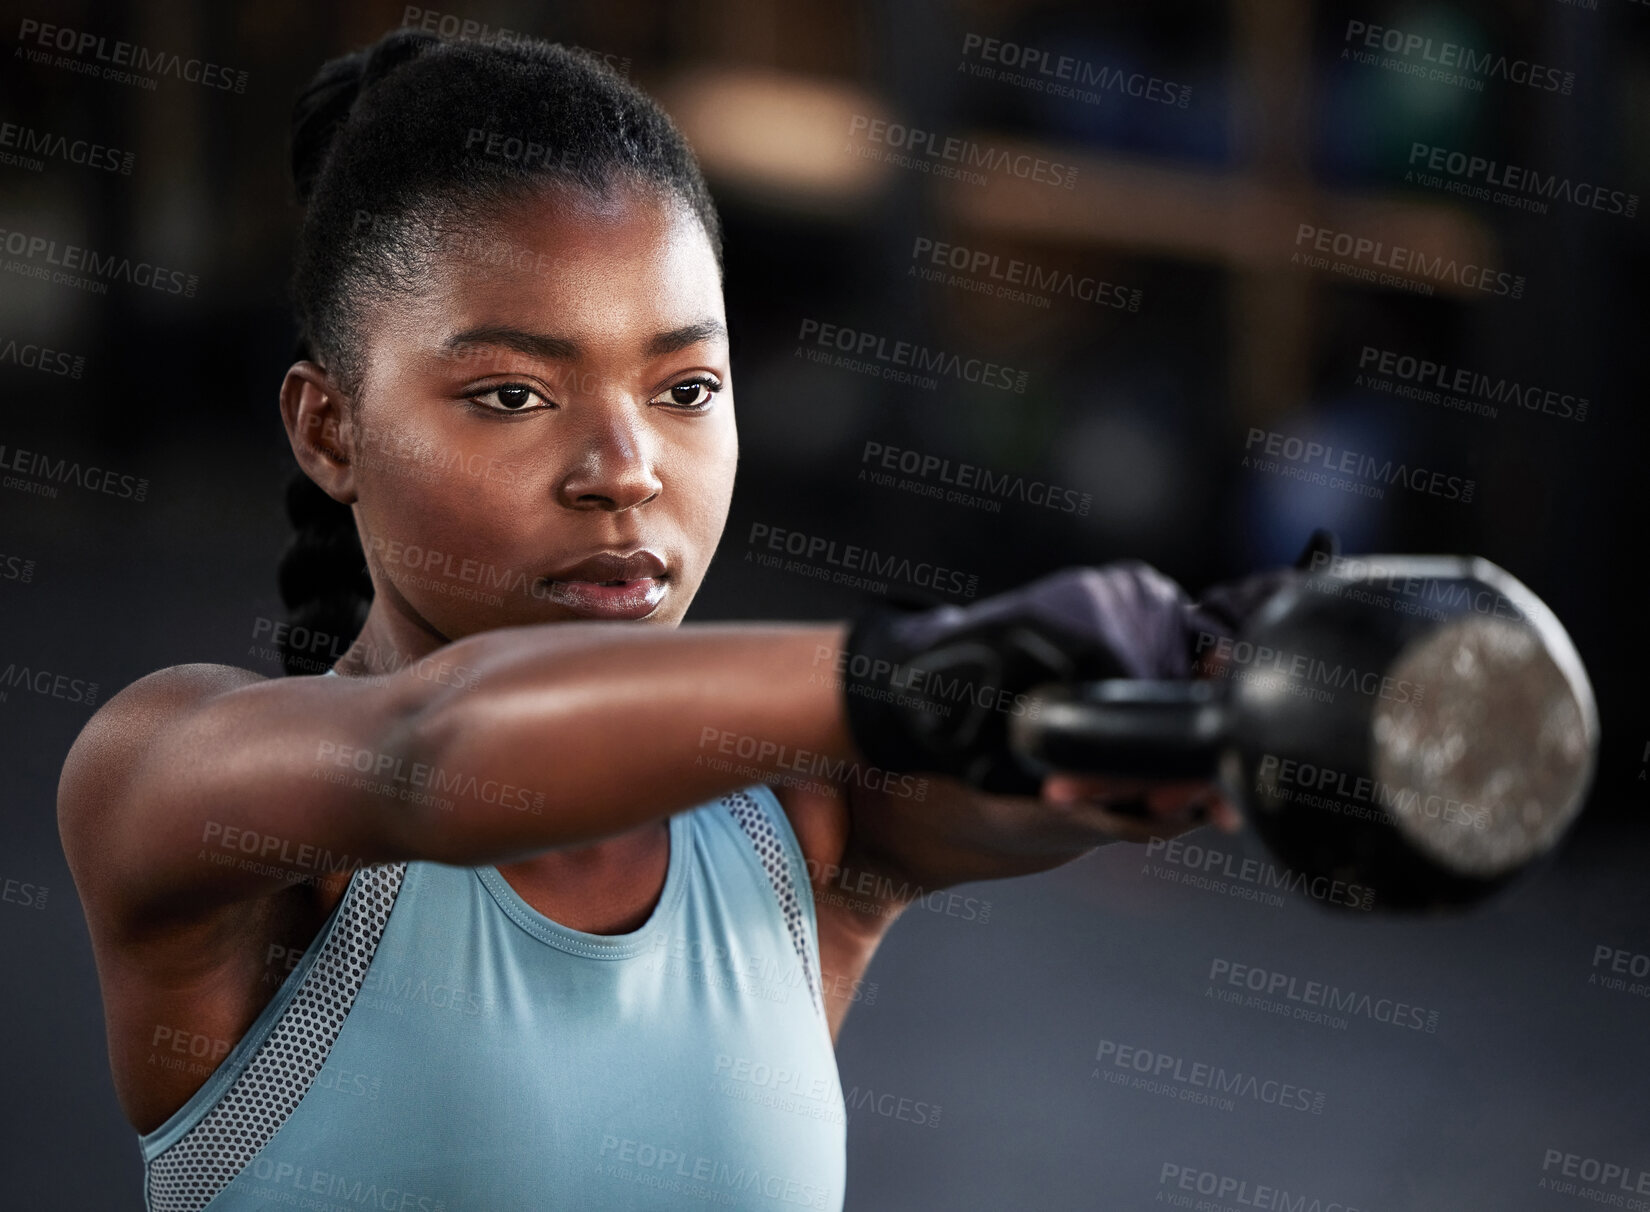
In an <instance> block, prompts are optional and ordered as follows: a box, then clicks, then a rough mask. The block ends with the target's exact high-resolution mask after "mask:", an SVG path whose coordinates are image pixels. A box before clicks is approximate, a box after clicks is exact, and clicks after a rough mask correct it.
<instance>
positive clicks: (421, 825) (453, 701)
mask: <svg viewBox="0 0 1650 1212" xmlns="http://www.w3.org/2000/svg"><path fill="white" fill-rule="evenodd" d="M411 676H413V675H412V670H411V668H408V669H406V670H403V671H402V672H401V673H399V674H396V675H395V676H394V677H393V678H392V679H391V683H392V685H391V687H390V693H391V694H392V696H394V697H393V701H392V702H391V704H390V705H389V710H388V711H387V712H386V715H385V722H384V723H383V725H382V726H381V728H380V729H379V732H378V736H377V739H376V743H374V744H373V745H372V746H371V752H372V753H373V754H374V759H373V760H374V766H375V767H377V768H378V769H377V770H376V771H375V772H369V773H367V774H366V776H365V777H366V779H367V780H368V783H369V786H368V788H367V794H368V796H369V797H370V802H371V804H372V806H373V808H374V809H375V810H376V812H377V813H379V814H380V815H381V819H380V822H379V825H378V828H377V829H376V830H375V832H378V833H379V834H380V835H381V836H383V837H384V838H385V840H386V841H387V843H388V846H387V850H389V851H390V852H392V853H393V854H394V857H395V858H396V859H397V860H400V859H412V860H423V861H434V862H449V861H457V859H456V857H455V846H454V842H455V840H456V839H455V836H454V833H455V831H454V818H455V817H456V816H457V815H458V812H457V808H458V804H457V803H456V801H455V796H454V792H455V786H456V784H457V782H458V780H456V779H454V778H453V776H452V774H451V770H452V768H453V758H452V755H453V754H454V752H455V751H456V750H457V749H458V747H459V738H460V737H461V736H463V734H464V732H465V731H466V728H467V724H466V717H467V714H468V711H469V709H470V708H471V707H472V706H473V704H467V703H466V702H464V701H463V700H465V699H466V698H473V697H474V696H466V695H463V694H458V695H454V694H452V693H450V692H449V690H448V688H445V687H434V688H433V690H434V693H432V687H431V686H430V685H429V683H427V682H418V683H417V684H402V685H395V684H394V683H397V682H401V681H402V679H407V678H409V677H411Z"/></svg>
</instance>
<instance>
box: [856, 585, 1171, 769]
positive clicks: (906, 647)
mask: <svg viewBox="0 0 1650 1212" xmlns="http://www.w3.org/2000/svg"><path fill="white" fill-rule="evenodd" d="M1192 610H1193V607H1192V602H1191V599H1190V598H1189V597H1188V596H1187V594H1186V592H1185V590H1183V589H1181V587H1180V586H1179V585H1177V584H1175V582H1174V581H1172V580H1170V579H1169V578H1168V577H1166V576H1164V575H1163V574H1162V573H1160V572H1158V571H1157V570H1156V569H1154V568H1152V567H1150V566H1149V565H1147V564H1143V563H1141V562H1140V561H1138V560H1126V561H1120V562H1118V563H1115V564H1107V565H1105V566H1103V567H1099V568H1089V567H1078V568H1067V569H1063V570H1061V571H1060V572H1056V573H1052V574H1050V575H1049V576H1045V577H1043V578H1041V579H1039V580H1036V581H1032V582H1030V583H1029V584H1027V585H1023V586H1021V587H1020V588H1018V589H1014V590H1010V591H1009V592H1007V593H1002V594H998V595H996V596H994V597H990V598H986V599H985V600H983V601H980V602H975V603H973V604H972V605H969V606H939V607H933V608H928V609H918V608H913V607H911V606H903V605H899V604H896V603H877V604H875V605H872V606H870V607H868V608H866V609H864V610H863V611H861V612H860V614H859V615H858V616H857V617H856V618H855V620H854V624H853V626H852V628H851V629H850V631H849V635H848V644H847V653H846V661H845V663H844V677H845V682H844V685H843V694H844V703H845V710H846V714H847V722H848V730H849V733H850V735H851V736H852V737H853V740H854V743H855V745H856V746H857V747H858V748H859V750H860V752H861V753H863V754H864V755H865V757H866V759H867V760H869V761H870V762H872V763H873V764H875V765H877V766H881V767H882V768H883V769H885V770H889V771H894V772H903V771H926V772H931V773H935V774H947V775H951V776H953V777H956V778H960V779H963V780H964V781H966V782H968V783H971V784H972V785H974V786H975V787H978V788H979V789H981V790H982V791H988V792H992V793H995V794H1002V795H1036V794H1037V793H1038V792H1039V790H1040V789H1041V786H1042V775H1041V774H1040V773H1039V772H1038V771H1036V770H1035V769H1033V768H1032V767H1031V766H1030V764H1029V763H1027V762H1026V761H1025V760H1024V759H1023V758H1021V757H1020V756H1019V755H1018V754H1017V753H1016V752H1015V751H1014V750H1013V749H1012V748H1011V747H1010V746H1009V743H1008V720H1009V717H1010V716H1013V715H1024V714H1028V713H1030V712H1033V711H1036V710H1037V704H1036V702H1035V700H1033V699H1031V698H1030V697H1029V696H1028V694H1027V692H1028V691H1029V690H1030V689H1031V688H1032V687H1034V686H1037V685H1039V684H1041V683H1044V682H1066V683H1070V682H1074V681H1089V680H1094V679H1100V678H1117V677H1129V678H1176V679H1179V678H1187V677H1190V676H1191V671H1192V656H1193V647H1192V644H1193V640H1194V638H1195V635H1196V632H1197V628H1198V623H1197V620H1196V619H1195V617H1194V615H1193V613H1192Z"/></svg>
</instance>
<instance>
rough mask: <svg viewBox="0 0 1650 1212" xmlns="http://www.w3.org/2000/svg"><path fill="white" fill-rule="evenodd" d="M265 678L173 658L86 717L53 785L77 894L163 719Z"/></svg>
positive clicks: (101, 853)
mask: <svg viewBox="0 0 1650 1212" xmlns="http://www.w3.org/2000/svg"><path fill="white" fill-rule="evenodd" d="M268 680H269V679H267V678H265V677H264V676H263V675H261V674H257V673H254V672H252V671H251V670H248V669H239V668H236V667H235V666H233V665H211V664H192V665H172V666H170V667H168V668H166V669H159V670H156V671H155V672H154V673H151V674H147V675H145V676H144V677H141V678H139V679H138V680H137V681H135V682H133V683H132V684H131V685H129V686H127V687H126V688H125V689H123V690H121V691H120V692H119V693H118V694H116V695H114V696H113V697H112V698H111V699H109V701H108V702H106V703H104V704H103V706H102V707H99V708H98V709H97V711H96V712H95V713H93V715H92V718H91V719H89V720H87V721H86V725H85V727H84V728H82V729H81V730H80V735H79V736H78V737H76V738H75V742H74V744H73V745H72V746H71V747H70V748H69V753H68V756H67V757H66V758H65V759H64V761H63V770H62V773H61V775H60V776H59V778H58V784H57V823H58V833H59V835H60V837H61V838H62V841H63V848H64V852H65V854H66V855H67V857H68V860H69V866H70V869H71V870H72V871H73V872H74V876H75V881H76V883H77V884H78V885H79V886H80V887H81V890H82V896H83V897H84V896H85V894H86V893H87V892H94V893H95V890H96V888H97V886H98V884H99V879H98V876H99V874H100V866H101V864H100V862H99V860H100V858H102V857H106V851H105V850H104V848H103V847H100V846H99V844H98V842H99V839H100V838H102V837H104V836H105V835H106V830H105V829H104V826H105V825H106V824H107V822H108V820H109V817H110V816H111V814H113V813H116V812H118V811H120V808H121V805H122V802H123V800H124V799H125V796H126V793H127V791H128V790H129V788H130V785H131V781H132V778H133V776H134V774H135V773H136V771H137V769H138V768H139V766H140V765H141V763H142V761H143V758H144V756H145V754H147V753H149V752H150V751H151V749H152V748H153V746H154V745H155V743H156V740H157V738H158V737H159V736H160V734H161V733H162V732H163V731H164V730H165V729H166V727H167V725H168V724H170V723H172V722H175V721H177V720H178V719H180V718H181V717H185V716H187V715H188V714H189V713H190V712H191V711H193V710H194V709H195V708H197V707H198V706H200V705H201V704H202V703H204V702H206V701H208V700H210V699H213V698H216V697H217V696H219V695H222V694H226V693H229V692H231V691H234V690H239V689H241V688H243V687H246V686H251V685H255V684H257V683H259V682H264V681H268Z"/></svg>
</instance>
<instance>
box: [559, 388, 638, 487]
mask: <svg viewBox="0 0 1650 1212" xmlns="http://www.w3.org/2000/svg"><path fill="white" fill-rule="evenodd" d="M581 420H583V421H584V422H585V424H583V425H581V426H580V427H579V428H578V430H577V432H576V433H574V434H570V435H569V436H570V437H571V438H572V440H573V449H572V451H571V452H570V454H571V461H570V462H569V463H567V464H565V466H566V468H567V470H566V472H565V474H563V475H562V477H561V480H560V482H559V483H558V485H557V487H556V497H557V499H558V500H559V501H560V502H561V504H563V505H565V506H566V507H567V508H569V509H586V510H589V509H601V510H607V511H609V512H613V513H617V512H619V511H621V510H625V509H634V508H635V507H636V506H638V505H642V504H645V503H646V502H648V501H650V500H652V499H653V498H654V497H656V496H658V495H659V490H660V489H661V488H663V487H664V485H663V483H662V482H661V481H660V479H659V477H658V476H657V475H656V474H655V472H654V466H653V465H654V457H653V456H654V452H653V449H652V441H651V438H652V435H651V433H650V431H649V429H648V426H647V423H646V421H645V419H644V418H642V417H641V416H640V415H639V414H638V411H637V409H636V408H634V407H633V406H630V405H628V404H626V405H615V406H609V407H605V408H593V409H590V410H588V411H587V412H586V414H585V416H584V417H582V418H581ZM564 432H565V431H564Z"/></svg>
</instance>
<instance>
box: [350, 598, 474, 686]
mask: <svg viewBox="0 0 1650 1212" xmlns="http://www.w3.org/2000/svg"><path fill="white" fill-rule="evenodd" d="M450 642H451V641H450V639H449V637H447V636H444V635H442V634H441V633H440V632H439V631H437V630H436V629H435V628H434V627H433V626H432V625H431V624H430V622H429V620H427V619H425V618H424V617H423V616H422V615H420V614H419V613H418V612H417V611H416V610H414V609H413V608H412V605H411V604H410V603H409V602H407V601H406V599H404V598H402V597H401V596H400V595H399V594H397V593H396V592H395V590H394V588H393V587H391V588H390V589H389V591H388V592H387V593H386V592H385V590H384V587H383V586H382V585H380V586H378V592H377V594H376V595H375V596H374V597H373V600H372V608H371V609H370V610H369V611H368V612H367V622H366V625H365V626H364V627H362V628H361V634H360V635H359V636H357V637H356V640H355V643H353V644H351V645H350V647H349V651H348V652H346V653H344V655H343V656H341V657H339V658H338V663H337V664H336V665H334V666H333V668H334V669H335V670H336V671H337V672H338V673H339V674H340V675H342V676H344V677H368V676H371V675H373V674H380V673H395V672H396V671H397V670H399V669H402V668H403V667H405V666H406V665H407V664H408V663H409V662H412V661H417V660H420V659H422V658H424V657H426V656H428V655H429V654H430V653H432V652H434V651H435V650H436V649H437V648H440V647H442V646H443V645H445V644H448V643H450Z"/></svg>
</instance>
